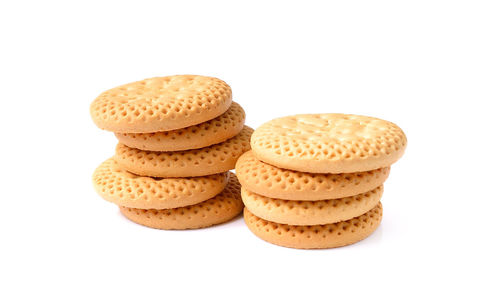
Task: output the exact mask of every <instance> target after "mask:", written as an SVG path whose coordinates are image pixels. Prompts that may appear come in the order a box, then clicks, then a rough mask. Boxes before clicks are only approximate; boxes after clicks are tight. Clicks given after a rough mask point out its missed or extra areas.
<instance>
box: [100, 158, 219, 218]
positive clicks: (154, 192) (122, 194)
mask: <svg viewBox="0 0 500 307" xmlns="http://www.w3.org/2000/svg"><path fill="white" fill-rule="evenodd" d="M228 179H229V174H228V173H221V174H215V175H210V176H204V177H193V178H150V177H141V176H137V175H134V174H132V173H130V172H128V171H126V170H125V169H123V168H122V167H121V166H119V165H118V163H116V161H115V160H114V159H113V158H111V159H108V160H106V161H105V162H103V163H102V164H101V165H100V166H99V167H98V168H97V169H96V170H95V172H94V174H93V176H92V180H93V183H94V188H95V189H96V191H97V193H98V194H99V195H101V197H103V198H104V199H106V200H108V201H110V202H113V203H115V204H117V205H120V206H126V207H133V208H144V209H150V208H155V209H164V208H176V207H182V206H189V205H192V204H196V203H199V202H202V201H205V200H207V199H209V198H211V197H214V196H215V195H217V193H219V192H221V191H222V190H223V189H224V187H225V186H226V184H227V182H228Z"/></svg>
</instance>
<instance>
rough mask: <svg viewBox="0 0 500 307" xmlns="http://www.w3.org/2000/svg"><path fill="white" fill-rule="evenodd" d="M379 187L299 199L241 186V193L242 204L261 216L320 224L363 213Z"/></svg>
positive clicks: (376, 196)
mask: <svg viewBox="0 0 500 307" xmlns="http://www.w3.org/2000/svg"><path fill="white" fill-rule="evenodd" d="M383 191H384V189H383V186H380V187H378V188H376V189H374V190H371V191H369V192H366V193H363V194H359V195H355V196H350V197H344V198H337V199H329V200H317V201H300V200H284V199H275V198H269V197H265V196H262V195H259V194H255V193H252V192H250V191H248V190H246V189H245V188H241V197H242V199H243V203H244V204H245V207H246V208H247V209H248V210H250V212H252V213H253V214H254V215H256V216H258V217H260V218H261V219H264V220H267V221H271V222H275V223H281V224H288V225H323V224H331V223H337V222H340V221H346V220H349V219H352V218H354V217H356V216H360V215H362V214H365V213H366V212H368V211H370V210H371V209H373V207H375V206H376V205H377V204H378V203H379V202H380V199H381V198H382V193H383Z"/></svg>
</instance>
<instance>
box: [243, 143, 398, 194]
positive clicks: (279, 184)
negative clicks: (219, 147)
mask: <svg viewBox="0 0 500 307" xmlns="http://www.w3.org/2000/svg"><path fill="white" fill-rule="evenodd" d="M389 171H390V168H389V167H384V168H380V169H376V170H372V171H367V172H357V173H347V174H315V173H304V172H298V171H291V170H286V169H282V168H279V167H275V166H272V165H271V164H267V163H265V162H261V161H260V160H259V159H257V158H256V157H255V155H254V153H253V151H251V150H250V151H248V152H246V153H244V154H243V155H242V156H241V157H240V158H239V159H238V162H237V163H236V175H237V176H238V179H239V181H240V183H241V185H242V186H243V187H244V188H245V189H247V190H249V191H252V192H254V193H257V194H260V195H263V196H267V197H271V198H280V199H288V200H322V199H333V198H341V197H346V196H352V195H357V194H361V193H364V192H367V191H370V190H373V189H375V188H376V187H378V186H380V185H382V184H383V183H384V181H385V180H386V179H387V177H388V176H389Z"/></svg>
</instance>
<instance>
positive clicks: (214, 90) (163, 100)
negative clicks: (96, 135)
mask: <svg viewBox="0 0 500 307" xmlns="http://www.w3.org/2000/svg"><path fill="white" fill-rule="evenodd" d="M231 102H232V93H231V88H230V87H229V85H227V84H226V83H225V82H224V81H222V80H219V79H217V78H212V77H204V76H195V75H177V76H169V77H157V78H150V79H146V80H143V81H138V82H132V83H129V84H125V85H122V86H119V87H116V88H113V89H111V90H108V91H105V92H104V93H102V94H101V95H99V96H98V97H97V98H96V99H95V100H94V101H93V102H92V104H91V105H90V114H91V116H92V119H93V120H94V122H95V124H96V125H97V126H98V127H99V128H102V129H105V130H110V131H113V132H129V133H147V132H157V131H168V130H174V129H179V128H184V127H187V126H193V125H196V124H199V123H201V122H205V121H207V120H210V119H212V118H215V117H217V116H219V115H221V114H222V113H224V112H225V111H226V110H227V109H228V108H229V106H230V105H231Z"/></svg>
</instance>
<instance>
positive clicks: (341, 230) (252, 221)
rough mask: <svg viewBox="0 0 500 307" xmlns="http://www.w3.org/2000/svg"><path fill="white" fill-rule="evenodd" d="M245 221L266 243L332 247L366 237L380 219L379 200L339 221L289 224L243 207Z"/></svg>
mask: <svg viewBox="0 0 500 307" xmlns="http://www.w3.org/2000/svg"><path fill="white" fill-rule="evenodd" d="M244 218H245V223H246V224H247V226H248V228H249V229H250V230H251V231H252V232H253V233H254V234H255V235H256V236H257V237H259V238H261V239H262V240H265V241H267V242H269V243H273V244H276V245H280V246H285V247H292V248H303V249H311V248H332V247H340V246H345V245H349V244H353V243H356V242H358V241H361V240H363V239H365V238H366V237H368V236H369V235H370V234H371V233H373V232H374V231H375V229H377V227H378V225H379V224H380V222H381V220H382V204H380V203H379V204H378V205H377V206H375V208H373V209H372V210H370V211H368V212H367V213H365V214H363V215H361V216H359V217H356V218H353V219H350V220H347V221H343V222H338V223H333V224H326V225H316V226H290V225H286V224H279V223H274V222H269V221H266V220H263V219H261V218H259V217H257V216H256V215H254V214H252V213H251V212H250V211H249V210H248V209H246V208H245V209H244Z"/></svg>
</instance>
